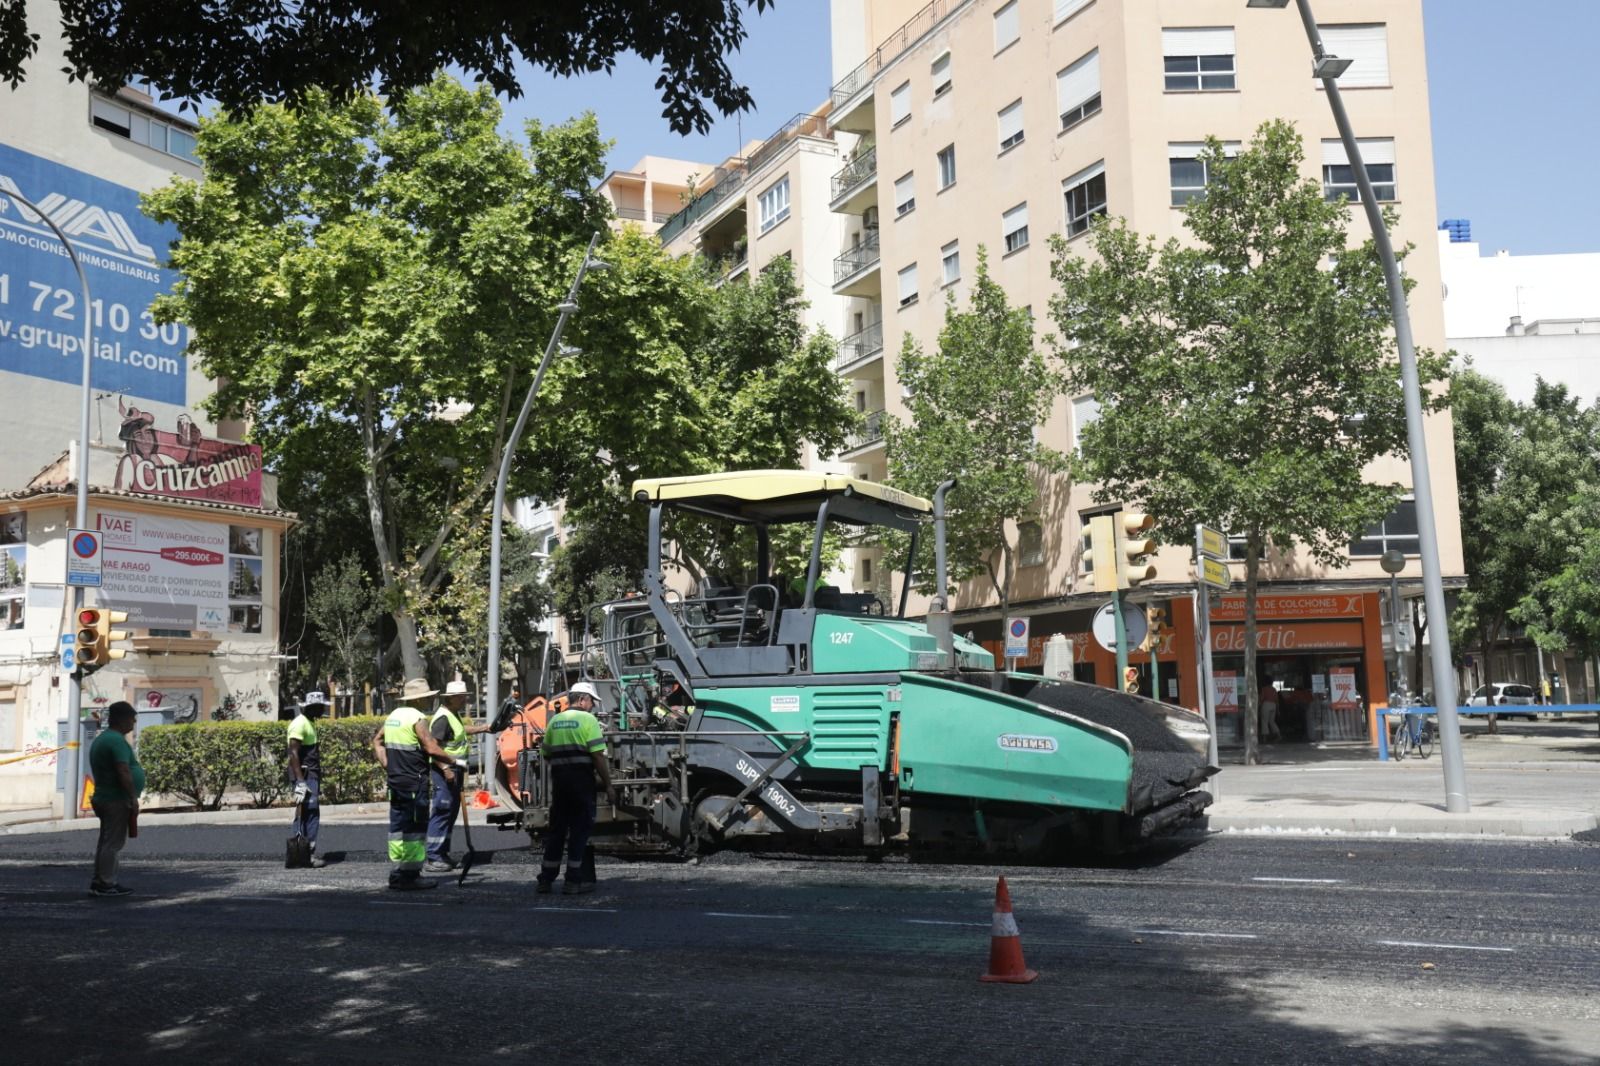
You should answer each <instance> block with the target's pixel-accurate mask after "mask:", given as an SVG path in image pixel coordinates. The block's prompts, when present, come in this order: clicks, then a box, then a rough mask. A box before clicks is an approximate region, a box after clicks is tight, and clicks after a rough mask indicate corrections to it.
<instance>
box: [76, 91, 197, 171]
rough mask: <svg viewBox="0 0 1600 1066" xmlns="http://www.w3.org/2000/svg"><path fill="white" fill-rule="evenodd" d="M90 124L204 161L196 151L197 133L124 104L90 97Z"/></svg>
mask: <svg viewBox="0 0 1600 1066" xmlns="http://www.w3.org/2000/svg"><path fill="white" fill-rule="evenodd" d="M89 123H90V125H92V126H94V127H95V129H100V130H105V131H106V132H107V133H113V134H116V135H117V136H118V137H126V138H128V140H130V141H133V142H134V143H135V144H142V145H144V146H145V147H147V148H154V149H155V150H156V151H158V152H163V153H165V154H167V155H175V156H177V157H178V158H179V159H187V160H188V161H189V162H191V163H198V162H200V160H199V159H197V158H196V157H195V154H194V134H192V133H190V132H189V131H188V130H185V129H180V128H179V127H177V126H174V125H170V124H168V123H166V122H162V121H161V120H160V119H158V118H151V117H150V116H148V115H144V114H141V113H139V112H138V111H134V110H132V109H130V108H126V107H120V106H118V105H116V104H113V103H111V102H110V101H109V100H102V99H100V98H99V97H91V98H90V100H89Z"/></svg>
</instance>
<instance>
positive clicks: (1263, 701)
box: [1259, 682, 1283, 740]
mask: <svg viewBox="0 0 1600 1066" xmlns="http://www.w3.org/2000/svg"><path fill="white" fill-rule="evenodd" d="M1260 697H1261V698H1260V701H1259V709H1260V711H1261V739H1262V740H1282V739H1283V734H1282V733H1281V732H1279V730H1278V689H1277V686H1276V685H1273V684H1272V683H1271V682H1268V683H1267V684H1265V685H1262V686H1261V693H1260Z"/></svg>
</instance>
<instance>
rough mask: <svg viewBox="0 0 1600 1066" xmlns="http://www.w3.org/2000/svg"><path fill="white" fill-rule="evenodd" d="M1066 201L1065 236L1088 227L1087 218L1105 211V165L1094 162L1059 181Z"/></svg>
mask: <svg viewBox="0 0 1600 1066" xmlns="http://www.w3.org/2000/svg"><path fill="white" fill-rule="evenodd" d="M1061 188H1062V189H1063V190H1064V191H1063V195H1064V196H1065V198H1066V203H1067V236H1068V237H1076V236H1077V235H1078V234H1080V233H1084V232H1086V231H1087V230H1088V229H1089V220H1090V219H1092V218H1094V216H1096V215H1103V214H1105V213H1106V165H1105V164H1104V163H1096V164H1095V165H1094V166H1092V167H1090V168H1088V169H1087V170H1080V171H1078V173H1076V174H1074V175H1073V176H1072V177H1070V178H1068V179H1067V180H1066V181H1064V182H1062V183H1061Z"/></svg>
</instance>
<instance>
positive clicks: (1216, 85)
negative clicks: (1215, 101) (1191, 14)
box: [1161, 26, 1235, 93]
mask: <svg viewBox="0 0 1600 1066" xmlns="http://www.w3.org/2000/svg"><path fill="white" fill-rule="evenodd" d="M1161 53H1162V56H1163V57H1164V58H1165V60H1166V72H1167V83H1166V84H1167V92H1169V93H1181V92H1217V91H1220V90H1223V89H1232V88H1234V87H1235V86H1234V69H1233V27H1232V26H1224V27H1220V28H1212V29H1194V30H1162V31H1161Z"/></svg>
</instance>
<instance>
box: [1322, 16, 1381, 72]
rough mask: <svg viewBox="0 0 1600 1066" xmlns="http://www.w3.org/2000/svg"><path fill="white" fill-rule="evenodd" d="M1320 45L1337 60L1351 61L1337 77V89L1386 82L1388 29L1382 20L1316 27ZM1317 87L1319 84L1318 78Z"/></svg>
mask: <svg viewBox="0 0 1600 1066" xmlns="http://www.w3.org/2000/svg"><path fill="white" fill-rule="evenodd" d="M1317 30H1318V32H1319V33H1321V34H1322V44H1323V46H1324V47H1325V48H1327V50H1328V51H1329V52H1331V53H1332V54H1333V55H1336V56H1338V57H1339V58H1340V59H1348V60H1351V65H1350V69H1349V70H1347V71H1345V72H1344V73H1343V74H1341V75H1340V76H1339V87H1340V88H1351V87H1357V88H1359V87H1361V86H1370V85H1377V86H1387V85H1388V84H1389V28H1388V27H1387V26H1385V25H1384V24H1383V23H1381V22H1379V23H1373V24H1371V25H1364V26H1318V27H1317ZM1317 85H1318V86H1319V87H1320V86H1321V85H1322V83H1321V82H1320V81H1319V82H1317Z"/></svg>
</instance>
